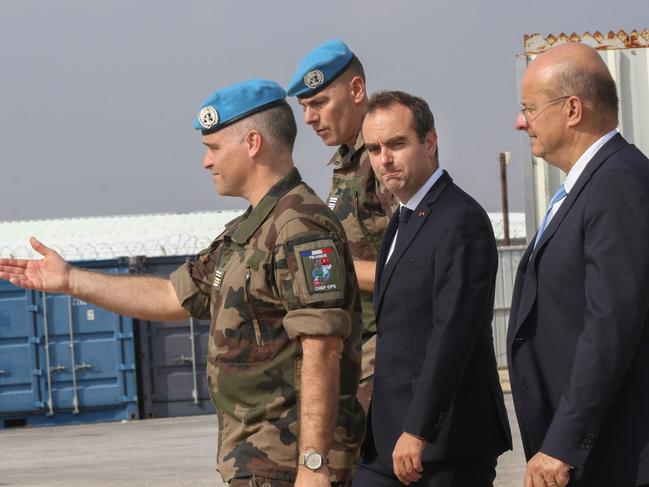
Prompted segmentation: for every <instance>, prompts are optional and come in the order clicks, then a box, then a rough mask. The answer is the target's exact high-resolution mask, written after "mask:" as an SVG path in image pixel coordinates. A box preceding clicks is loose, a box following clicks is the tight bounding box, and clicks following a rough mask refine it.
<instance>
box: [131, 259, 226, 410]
mask: <svg viewBox="0 0 649 487" xmlns="http://www.w3.org/2000/svg"><path fill="white" fill-rule="evenodd" d="M183 261H184V258H182V257H157V258H153V259H146V260H144V261H143V262H142V263H141V270H142V272H144V273H147V274H153V275H157V276H161V277H167V276H169V274H170V273H171V272H172V271H173V270H175V269H176V268H177V267H178V266H180V265H181V264H182V263H183ZM137 329H138V338H139V343H138V349H139V365H138V370H139V371H140V391H141V392H140V397H141V406H140V412H141V416H142V417H143V418H160V417H167V416H191V415H196V414H209V413H213V412H214V406H213V405H212V402H211V400H210V395H209V389H208V385H207V373H206V367H207V343H208V337H209V331H210V323H209V321H201V320H193V319H190V320H186V321H183V322H181V323H164V322H161V321H139V323H138V325H137Z"/></svg>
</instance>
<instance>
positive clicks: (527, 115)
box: [520, 95, 572, 124]
mask: <svg viewBox="0 0 649 487" xmlns="http://www.w3.org/2000/svg"><path fill="white" fill-rule="evenodd" d="M571 96H572V95H566V96H560V97H559V98H553V99H552V100H548V101H546V102H543V103H541V104H540V105H539V106H538V107H528V106H525V105H521V109H520V112H521V115H522V116H523V120H525V123H527V124H529V123H530V122H533V121H534V120H536V119H537V118H539V116H540V115H541V114H542V113H543V112H544V111H545V109H546V108H548V107H549V106H551V105H554V104H555V103H557V102H560V101H563V100H567V99H568V98H570V97H571ZM543 105H545V108H543V109H540V108H541V107H542V106H543ZM537 110H539V112H538V113H537V114H536V116H535V117H532V114H533V113H534V112H535V111H537Z"/></svg>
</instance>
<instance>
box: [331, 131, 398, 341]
mask: <svg viewBox="0 0 649 487" xmlns="http://www.w3.org/2000/svg"><path fill="white" fill-rule="evenodd" d="M329 164H333V165H334V166H335V167H334V172H333V184H332V187H331V192H330V193H329V198H328V200H327V202H328V205H329V208H330V209H331V210H332V211H333V212H334V213H335V214H336V216H337V217H338V219H339V220H340V222H341V223H342V224H343V228H344V229H345V234H346V235H347V240H348V241H349V246H350V248H351V251H352V256H353V257H354V258H355V259H360V260H372V261H375V260H376V257H377V256H378V254H379V249H380V248H381V241H382V240H383V235H384V234H385V230H386V229H387V227H388V222H389V221H390V217H391V216H392V214H393V213H394V211H395V210H396V208H397V206H398V202H397V200H396V199H395V198H394V196H392V194H391V193H390V192H389V191H388V190H387V188H386V187H385V186H383V184H381V182H380V180H379V179H378V178H377V177H376V175H375V174H374V170H373V169H372V166H371V164H370V158H369V155H368V153H367V151H366V150H365V141H364V140H363V135H362V134H361V133H359V134H358V138H357V139H356V145H355V146H354V147H353V148H352V149H349V148H348V147H347V146H344V145H343V146H340V148H339V149H338V151H336V153H335V154H334V156H333V157H332V158H331V161H330V162H329ZM361 301H362V306H363V339H364V340H366V339H368V338H369V337H371V336H372V335H373V334H374V333H376V322H375V320H374V312H373V310H372V293H371V292H369V291H361Z"/></svg>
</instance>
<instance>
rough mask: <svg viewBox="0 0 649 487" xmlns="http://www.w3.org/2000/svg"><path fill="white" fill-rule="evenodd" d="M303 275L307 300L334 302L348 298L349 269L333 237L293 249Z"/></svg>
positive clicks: (301, 275) (300, 274) (305, 298)
mask: <svg viewBox="0 0 649 487" xmlns="http://www.w3.org/2000/svg"><path fill="white" fill-rule="evenodd" d="M293 251H294V252H295V257H296V260H297V263H298V268H299V272H298V274H299V276H300V277H301V278H303V279H304V281H305V282H304V284H305V286H304V290H305V291H306V294H307V296H303V299H304V300H305V301H306V302H307V303H313V302H318V301H332V300H338V299H342V298H343V297H344V279H345V269H343V268H341V259H340V257H339V256H338V250H337V248H336V244H335V243H334V241H333V240H332V239H323V240H316V241H313V242H306V243H303V244H299V245H296V246H295V247H294V248H293Z"/></svg>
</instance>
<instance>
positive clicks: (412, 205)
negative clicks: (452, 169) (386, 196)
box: [399, 167, 444, 211]
mask: <svg viewBox="0 0 649 487" xmlns="http://www.w3.org/2000/svg"><path fill="white" fill-rule="evenodd" d="M442 174H444V170H443V169H442V168H441V167H438V168H437V170H436V171H435V172H434V173H433V174H432V175H431V176H430V177H429V178H428V180H426V182H425V183H424V184H423V185H422V186H421V188H419V189H418V190H417V192H416V193H415V194H414V195H413V197H412V198H410V199H409V200H408V201H407V202H405V203H403V202H401V201H400V202H399V205H400V206H405V207H406V208H408V209H409V210H413V211H414V210H416V209H417V207H418V206H419V203H421V200H423V199H424V196H426V194H427V193H428V191H429V190H430V188H432V187H433V185H434V184H435V183H436V182H437V180H438V179H439V178H441V177H442Z"/></svg>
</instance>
